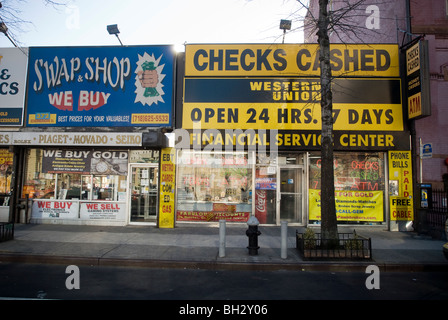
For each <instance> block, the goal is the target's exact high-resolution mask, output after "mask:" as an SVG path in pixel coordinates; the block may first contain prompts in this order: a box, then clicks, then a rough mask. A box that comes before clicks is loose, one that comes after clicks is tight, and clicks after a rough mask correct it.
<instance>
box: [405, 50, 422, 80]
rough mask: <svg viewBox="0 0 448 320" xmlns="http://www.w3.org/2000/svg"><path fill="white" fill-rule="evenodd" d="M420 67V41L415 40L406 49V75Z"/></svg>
mask: <svg viewBox="0 0 448 320" xmlns="http://www.w3.org/2000/svg"><path fill="white" fill-rule="evenodd" d="M419 69H420V42H417V43H416V44H414V45H413V46H412V47H410V48H409V49H408V50H407V51H406V75H410V74H411V73H414V72H415V71H417V70H419Z"/></svg>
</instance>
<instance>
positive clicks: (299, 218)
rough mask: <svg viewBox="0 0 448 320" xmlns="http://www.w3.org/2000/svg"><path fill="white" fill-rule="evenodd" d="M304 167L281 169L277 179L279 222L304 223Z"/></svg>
mask: <svg viewBox="0 0 448 320" xmlns="http://www.w3.org/2000/svg"><path fill="white" fill-rule="evenodd" d="M302 176H303V167H302V166H285V167H279V173H278V177H279V178H278V179H277V218H278V219H279V221H278V222H277V223H278V224H279V223H280V221H288V222H291V223H297V224H302V223H303V190H304V188H303V177H302Z"/></svg>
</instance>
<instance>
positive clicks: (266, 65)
mask: <svg viewBox="0 0 448 320" xmlns="http://www.w3.org/2000/svg"><path fill="white" fill-rule="evenodd" d="M318 50H319V45H317V44H233V45H232V44H230V45H229V44H219V45H204V44H200V45H187V46H186V50H185V76H187V77H188V76H288V75H292V76H296V77H303V76H319V75H320V62H319V52H318ZM398 57H399V55H398V46H397V45H393V44H362V45H358V44H332V45H330V62H331V68H332V74H333V76H344V77H372V76H374V77H399V59H398Z"/></svg>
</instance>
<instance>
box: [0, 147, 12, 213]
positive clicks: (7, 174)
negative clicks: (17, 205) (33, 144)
mask: <svg viewBox="0 0 448 320" xmlns="http://www.w3.org/2000/svg"><path fill="white" fill-rule="evenodd" d="M13 159H14V154H13V153H12V152H9V150H8V149H0V206H8V205H9V196H10V190H11V174H12V164H13Z"/></svg>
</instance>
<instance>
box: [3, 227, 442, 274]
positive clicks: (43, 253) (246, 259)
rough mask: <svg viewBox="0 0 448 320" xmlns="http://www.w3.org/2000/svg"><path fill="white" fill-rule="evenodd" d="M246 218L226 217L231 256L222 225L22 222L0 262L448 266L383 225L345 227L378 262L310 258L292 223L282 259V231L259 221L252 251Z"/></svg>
mask: <svg viewBox="0 0 448 320" xmlns="http://www.w3.org/2000/svg"><path fill="white" fill-rule="evenodd" d="M246 229H247V225H246V224H231V223H227V224H226V247H225V256H224V257H219V227H218V223H216V225H212V226H210V225H207V226H204V225H200V224H194V225H192V224H178V225H177V226H176V228H174V229H159V228H157V227H153V226H124V227H105V226H69V225H57V224H51V225H50V224H40V225H37V224H16V225H15V231H14V239H13V240H9V241H6V242H0V263H2V262H26V263H59V264H67V265H70V264H75V265H101V266H136V267H159V268H164V267H179V268H201V269H202V268H211V269H239V270H240V269H246V270H280V269H282V270H298V271H300V270H307V271H309V270H316V271H318V270H331V271H352V270H357V271H365V268H366V267H367V266H368V265H370V264H375V265H377V266H379V267H380V269H382V270H383V271H448V260H447V259H445V257H444V255H443V252H442V246H443V244H444V243H445V241H442V240H432V239H430V238H428V237H425V236H418V235H416V234H415V233H413V232H390V231H386V230H385V227H384V226H359V227H358V226H355V227H353V226H351V227H341V226H340V227H339V232H353V229H356V232H357V234H359V235H362V236H364V237H370V238H371V239H372V256H373V260H372V261H304V260H303V259H302V258H301V256H300V255H299V253H298V252H297V250H296V243H295V232H296V230H297V229H298V230H299V232H302V231H303V228H301V227H291V226H290V227H288V251H287V258H286V259H282V258H281V230H280V227H279V226H278V227H277V226H260V227H259V230H260V231H261V235H260V236H259V238H258V244H259V246H260V249H259V250H258V255H256V256H250V255H249V253H248V249H247V245H248V238H247V236H246Z"/></svg>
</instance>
